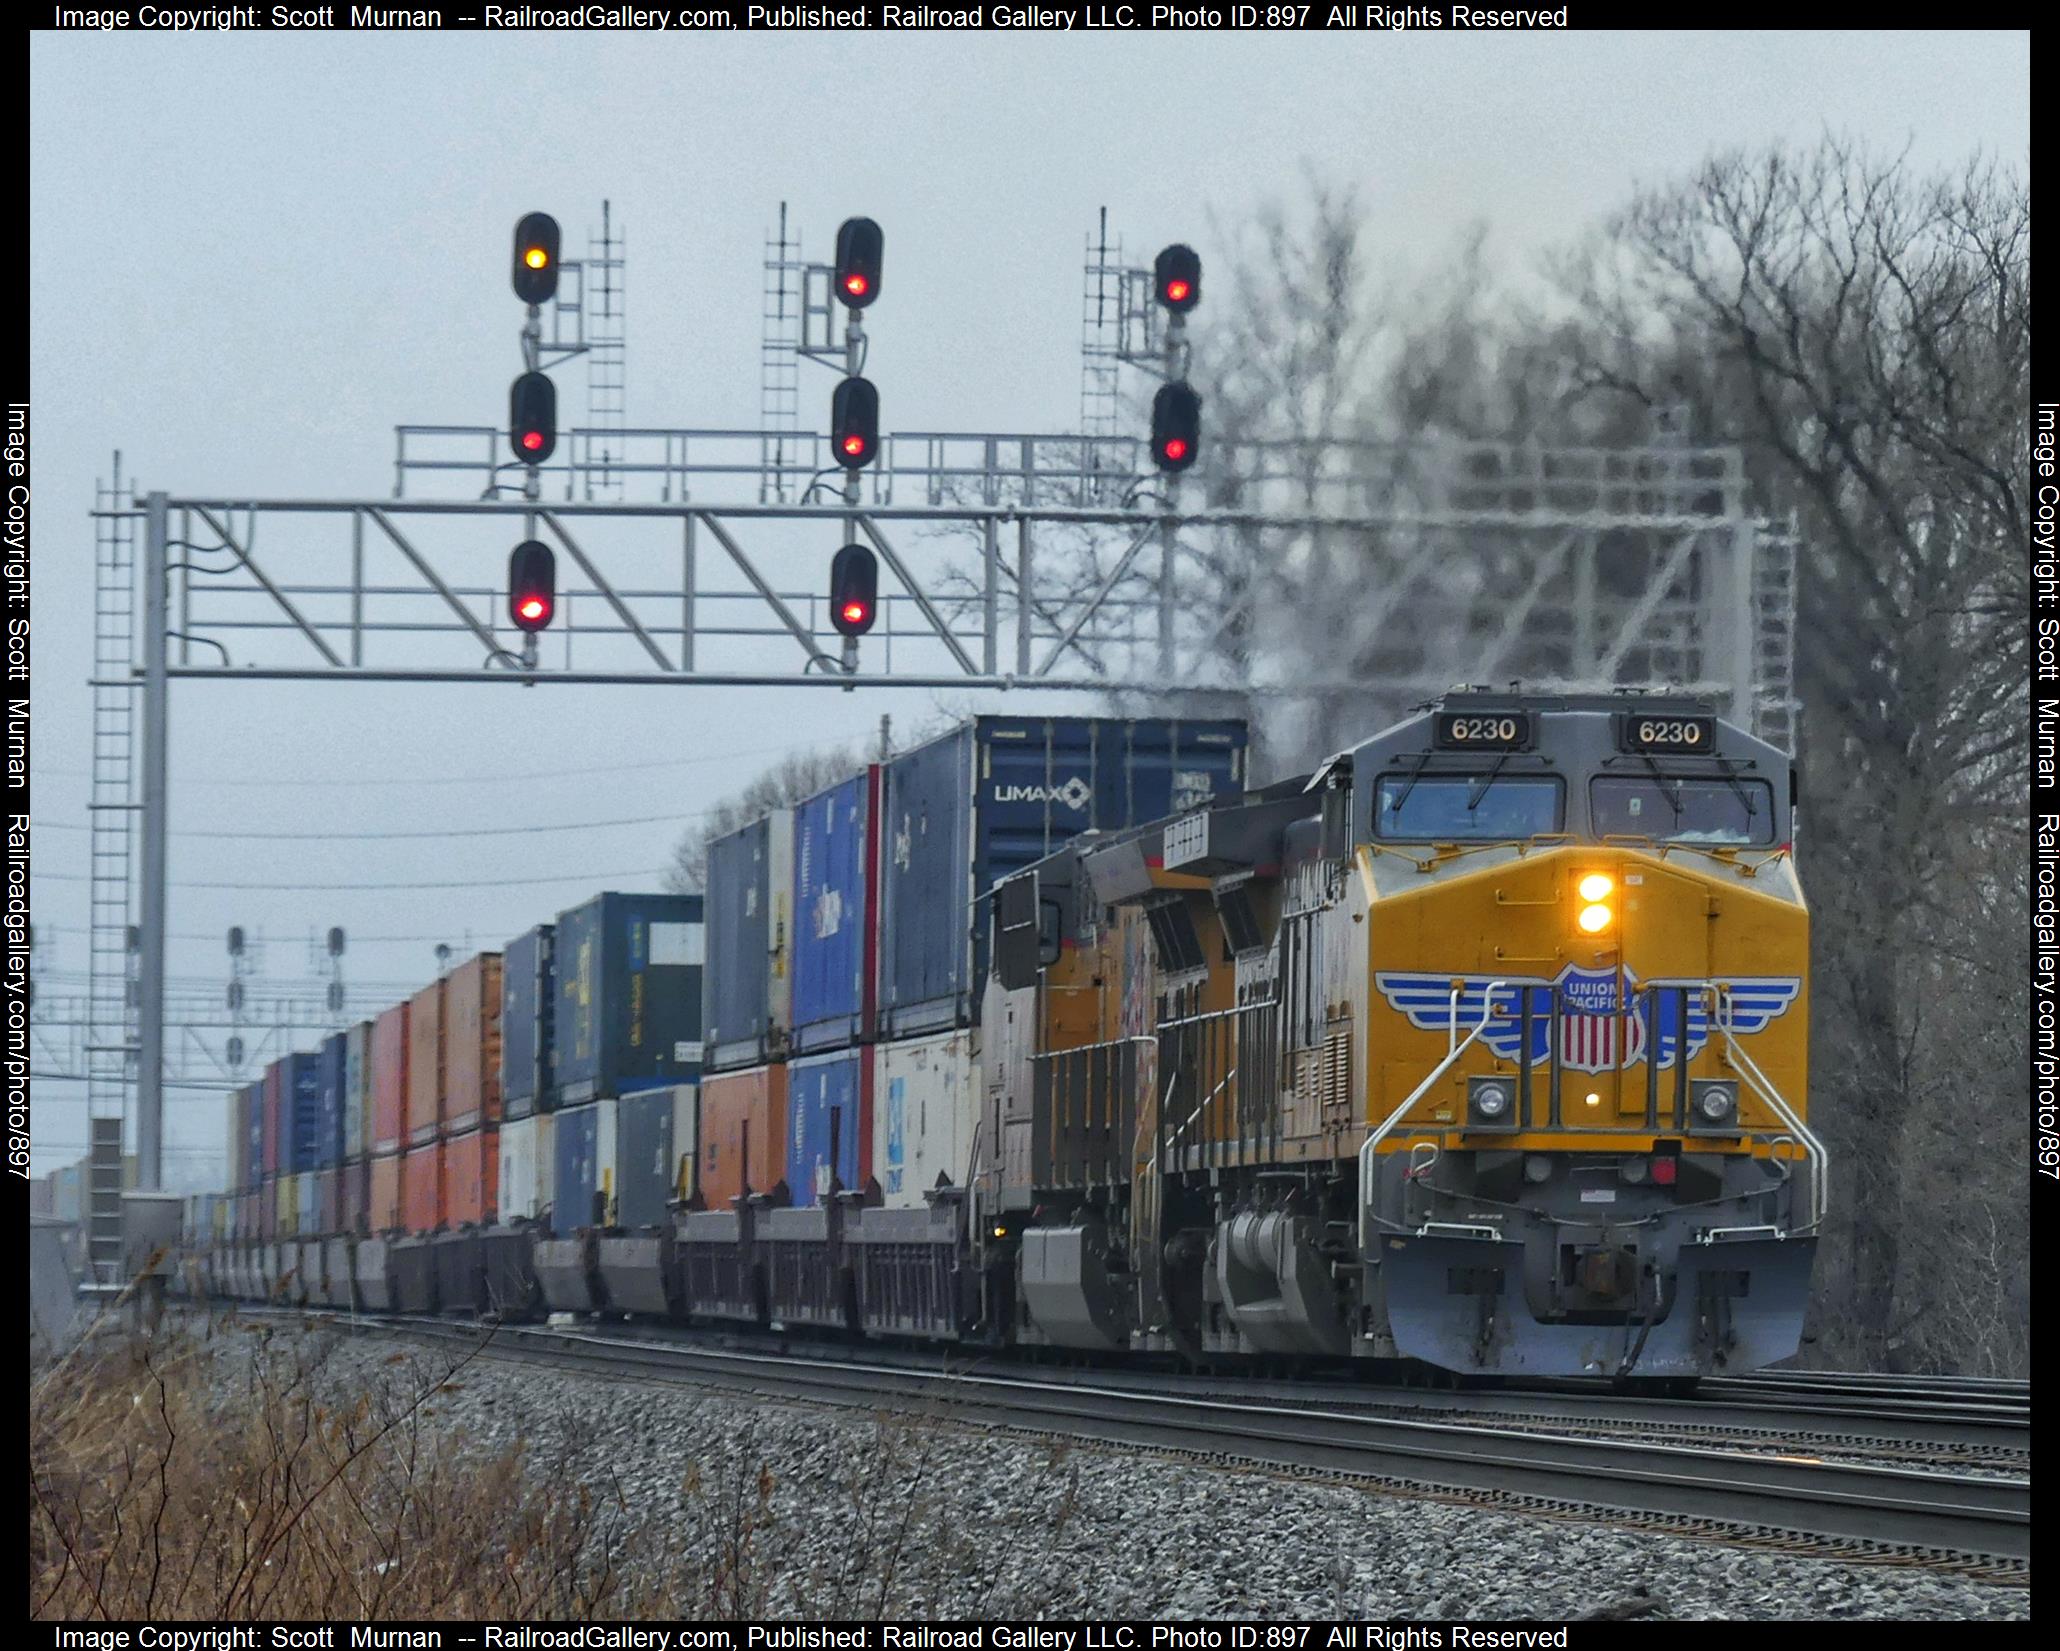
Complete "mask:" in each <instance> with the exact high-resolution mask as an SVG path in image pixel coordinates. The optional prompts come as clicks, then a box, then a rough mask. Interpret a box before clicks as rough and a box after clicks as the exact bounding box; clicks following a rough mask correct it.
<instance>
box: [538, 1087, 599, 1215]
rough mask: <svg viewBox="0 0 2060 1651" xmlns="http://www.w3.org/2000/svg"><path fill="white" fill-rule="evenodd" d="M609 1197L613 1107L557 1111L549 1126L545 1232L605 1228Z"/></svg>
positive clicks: (595, 1105)
mask: <svg viewBox="0 0 2060 1651" xmlns="http://www.w3.org/2000/svg"><path fill="white" fill-rule="evenodd" d="M614 1197H615V1103H614V1102H613V1101H590V1102H588V1103H587V1104H586V1105H585V1106H574V1107H561V1108H559V1110H558V1114H557V1118H556V1121H555V1122H554V1123H553V1124H552V1126H551V1228H552V1230H553V1231H554V1232H557V1233H561V1234H565V1233H574V1232H577V1231H578V1230H579V1229H580V1228H581V1227H602V1226H606V1225H607V1224H608V1223H609V1221H610V1220H611V1219H612V1218H613V1211H612V1210H611V1209H610V1208H609V1206H610V1205H611V1204H612V1203H613V1202H614Z"/></svg>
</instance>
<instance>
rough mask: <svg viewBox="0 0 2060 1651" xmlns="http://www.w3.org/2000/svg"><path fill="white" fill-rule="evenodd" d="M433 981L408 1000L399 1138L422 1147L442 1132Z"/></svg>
mask: <svg viewBox="0 0 2060 1651" xmlns="http://www.w3.org/2000/svg"><path fill="white" fill-rule="evenodd" d="M448 984H449V982H448V981H446V980H433V981H431V982H430V983H429V984H428V985H427V986H425V987H423V988H422V990H421V991H419V992H417V993H416V994H415V995H414V997H413V998H411V999H410V1000H409V1002H408V1100H407V1106H406V1108H405V1110H404V1113H403V1116H402V1138H403V1140H404V1141H405V1142H406V1144H407V1145H409V1146H411V1147H419V1146H426V1145H428V1143H429V1142H431V1141H433V1140H435V1139H436V1138H437V1136H438V1135H440V1134H441V1133H442V1132H443V1102H444V1035H443V1034H444V989H445V987H446V986H447V985H448Z"/></svg>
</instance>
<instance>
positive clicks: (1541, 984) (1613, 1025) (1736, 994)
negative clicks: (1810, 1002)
mask: <svg viewBox="0 0 2060 1651" xmlns="http://www.w3.org/2000/svg"><path fill="white" fill-rule="evenodd" d="M1373 979H1374V984H1375V985H1376V986H1378V987H1379V988H1380V990H1381V994H1382V996H1384V997H1385V998H1386V999H1387V1000H1388V1003H1389V1005H1390V1006H1391V1007H1393V1008H1394V1009H1395V1010H1396V1011H1398V1012H1399V1013H1401V1014H1403V1015H1406V1016H1407V1017H1408V1018H1409V1024H1410V1025H1412V1026H1417V1027H1421V1028H1422V1029H1423V1030H1425V1031H1427V1032H1442V1031H1444V1030H1446V1028H1447V1027H1448V1026H1450V1025H1451V1024H1452V1021H1453V1008H1452V987H1453V983H1454V981H1455V980H1456V981H1457V982H1458V985H1459V1007H1458V1016H1457V1019H1458V1025H1459V1035H1460V1036H1461V1037H1462V1038H1463V1037H1465V1036H1466V1034H1467V1033H1469V1032H1471V1031H1472V1030H1473V1029H1474V1027H1475V1026H1477V1025H1479V1024H1480V1022H1481V1018H1482V1017H1483V1016H1484V1015H1486V1016H1487V1017H1488V1025H1487V1028H1486V1030H1484V1031H1483V1032H1482V1033H1481V1042H1483V1043H1485V1044H1486V1045H1487V1046H1488V1047H1489V1048H1490V1049H1492V1050H1494V1052H1495V1053H1496V1054H1497V1055H1499V1056H1501V1058H1502V1059H1504V1060H1507V1061H1513V1060H1516V1059H1517V1058H1518V1056H1519V1052H1520V1050H1521V1047H1522V1044H1523V1000H1524V994H1525V993H1526V992H1529V993H1530V994H1531V1017H1532V1018H1531V1060H1532V1062H1533V1063H1534V1064H1537V1065H1541V1066H1542V1065H1544V1064H1546V1063H1547V1062H1549V1061H1550V1060H1551V1058H1552V1047H1551V1037H1552V992H1551V991H1550V990H1549V988H1550V987H1552V986H1556V987H1557V988H1558V989H1559V1005H1560V1045H1559V1059H1560V1064H1561V1065H1562V1066H1564V1067H1566V1068H1567V1069H1568V1070H1570V1071H1574V1072H1608V1071H1614V1070H1615V1069H1616V1068H1618V1067H1619V1066H1635V1065H1637V1064H1638V1063H1639V1062H1640V1061H1642V1060H1644V1059H1646V1058H1647V1056H1648V1054H1651V1055H1653V1056H1654V1057H1655V1058H1656V1059H1657V1060H1658V1062H1659V1065H1660V1068H1661V1070H1665V1069H1666V1068H1667V1067H1670V1066H1672V1065H1673V1064H1674V1060H1675V1058H1676V1054H1677V1052H1678V1051H1679V1050H1680V1048H1681V1045H1682V1042H1683V1037H1684V1031H1685V1039H1686V1043H1687V1049H1688V1058H1689V1059H1690V1060H1693V1059H1694V1058H1695V1056H1696V1055H1697V1054H1698V1053H1699V1052H1700V1051H1701V1049H1702V1047H1703V1045H1704V1044H1706V1043H1708V1042H1709V1037H1710V1026H1709V1015H1710V1005H1709V994H1708V993H1706V992H1700V991H1691V992H1690V993H1689V994H1688V1023H1687V1026H1686V1028H1685V1029H1684V1028H1683V1027H1682V1026H1681V1025H1680V1024H1679V1023H1680V1020H1681V1000H1680V996H1679V994H1678V993H1675V992H1669V991H1665V990H1662V991H1660V992H1658V993H1657V994H1647V995H1646V996H1643V997H1640V996H1637V995H1635V994H1633V992H1632V988H1633V987H1635V986H1636V985H1637V983H1638V981H1637V976H1635V975H1634V974H1632V973H1631V971H1630V970H1628V969H1626V970H1625V971H1624V973H1623V992H1622V995H1621V996H1620V994H1619V991H1618V983H1617V975H1616V972H1615V971H1614V970H1609V969H1583V968H1580V967H1578V966H1577V965H1574V964H1571V963H1570V964H1568V965H1567V966H1566V967H1565V968H1564V969H1562V970H1560V972H1559V974H1558V975H1557V976H1555V977H1554V979H1553V980H1552V981H1550V982H1547V981H1543V980H1538V979H1535V978H1533V979H1521V978H1519V979H1505V981H1504V983H1503V986H1502V989H1501V990H1500V991H1498V992H1496V993H1495V1002H1494V1004H1493V1007H1492V1012H1490V1005H1489V1002H1488V988H1489V987H1490V986H1491V985H1493V984H1494V981H1493V979H1492V978H1491V977H1490V976H1487V975H1456V976H1455V975H1432V974H1390V973H1383V974H1377V975H1375V976H1374V977H1373ZM1710 984H1712V985H1716V986H1723V987H1726V988H1728V992H1727V994H1726V996H1727V1001H1728V1003H1729V1006H1730V1010H1729V1012H1730V1021H1731V1030H1732V1031H1733V1032H1734V1033H1735V1034H1737V1035H1738V1036H1740V1037H1749V1036H1751V1035H1752V1034H1753V1033H1755V1032H1758V1031H1761V1030H1763V1029H1764V1028H1765V1027H1766V1025H1767V1023H1768V1022H1769V1021H1772V1020H1775V1019H1777V1018H1778V1017H1779V1016H1781V1015H1783V1014H1785V1013H1787V1011H1788V1006H1789V1005H1790V1004H1791V1003H1793V1002H1794V1001H1795V1000H1796V998H1797V997H1798V996H1799V995H1800V994H1801V992H1802V981H1801V979H1800V978H1799V977H1797V976H1794V975H1786V976H1781V975H1763V976H1735V977H1731V978H1727V979H1723V980H1714V981H1712V982H1711V983H1710ZM1626 999H1628V1002H1629V1005H1630V1012H1629V1013H1628V1014H1625V1013H1622V1012H1621V1011H1622V1009H1623V1006H1624V1002H1625V1000H1626ZM1620 1042H1621V1044H1622V1052H1621V1055H1620V1054H1619V1050H1618V1045H1619V1043H1620Z"/></svg>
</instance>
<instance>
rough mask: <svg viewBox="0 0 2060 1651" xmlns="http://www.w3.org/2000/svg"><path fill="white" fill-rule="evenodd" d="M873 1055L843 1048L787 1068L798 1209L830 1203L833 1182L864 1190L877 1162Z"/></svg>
mask: <svg viewBox="0 0 2060 1651" xmlns="http://www.w3.org/2000/svg"><path fill="white" fill-rule="evenodd" d="M871 1067H872V1050H871V1049H869V1048H864V1047H861V1048H857V1049H842V1050H839V1051H838V1052H837V1053H836V1054H834V1055H812V1056H810V1057H809V1058H808V1059H806V1060H798V1061H789V1062H788V1063H787V1169H786V1180H787V1195H788V1197H789V1198H790V1199H791V1200H792V1201H793V1204H794V1206H795V1208H797V1209H807V1208H811V1207H813V1206H814V1205H817V1204H820V1203H822V1202H824V1201H825V1199H826V1198H827V1197H828V1195H829V1193H830V1190H831V1177H832V1176H834V1177H835V1178H836V1185H837V1186H839V1187H841V1188H842V1189H843V1190H844V1191H846V1192H855V1191H857V1190H859V1189H860V1188H861V1187H862V1186H863V1185H864V1179H863V1176H862V1174H861V1172H860V1168H859V1166H860V1165H862V1164H868V1163H870V1162H871V1161H872V1143H871V1142H869V1141H868V1140H866V1138H865V1136H866V1132H867V1125H868V1124H869V1123H870V1122H871V1119H870V1117H869V1116H868V1114H869V1113H870V1112H871V1111H872V1108H871V1106H870V1105H869V1104H868V1103H869V1102H870V1101H871V1100H872V1093H871V1091H872V1086H871V1084H869V1083H868V1082H867V1081H866V1080H867V1079H868V1078H869V1077H870V1076H871Z"/></svg>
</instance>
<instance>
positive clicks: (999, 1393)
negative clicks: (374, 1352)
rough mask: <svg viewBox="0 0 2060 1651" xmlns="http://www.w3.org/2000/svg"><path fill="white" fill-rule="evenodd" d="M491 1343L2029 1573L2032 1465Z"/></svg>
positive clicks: (543, 1337) (451, 1327)
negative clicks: (1876, 1457)
mask: <svg viewBox="0 0 2060 1651" xmlns="http://www.w3.org/2000/svg"><path fill="white" fill-rule="evenodd" d="M336 1322H337V1323H338V1324H339V1325H340V1326H344V1327H348V1328H352V1329H356V1330H360V1331H371V1332H374V1333H389V1334H397V1335H403V1336H408V1337H413V1338H417V1339H426V1340H432V1341H435V1342H439V1343H443V1344H448V1345H456V1346H468V1347H469V1346H478V1345H479V1344H480V1338H481V1334H482V1332H481V1331H480V1329H479V1328H478V1327H476V1326H470V1325H464V1324H459V1323H455V1322H451V1321H446V1320H435V1319H409V1318H401V1319H391V1320H386V1319H363V1320H347V1319H338V1320H337V1321H336ZM484 1351H485V1353H486V1355H487V1356H490V1357H496V1358H515V1359H523V1360H530V1361H538V1362H543V1363H548V1364H552V1365H556V1366H559V1367H562V1368H568V1369H577V1370H586V1371H594V1370H599V1371H602V1372H605V1373H607V1374H609V1375H611V1376H614V1377H617V1378H628V1379H635V1380H646V1381H657V1382H663V1383H667V1384H688V1385H714V1386H723V1387H738V1388H743V1389H747V1390H749V1391H750V1392H752V1393H754V1394H757V1395H760V1396H763V1397H772V1398H782V1399H792V1400H800V1401H805V1402H809V1403H828V1404H835V1405H842V1406H847V1407H856V1408H861V1409H868V1410H882V1409H885V1410H892V1411H897V1412H903V1413H910V1412H913V1413H917V1414H928V1415H931V1416H934V1417H936V1418H937V1419H940V1420H949V1421H952V1422H957V1423H966V1424H973V1425H980V1426H990V1427H1000V1428H1008V1429H1014V1430H1019V1431H1026V1432H1036V1433H1045V1434H1061V1435H1065V1436H1068V1437H1074V1438H1085V1439H1094V1440H1100V1441H1103V1442H1107V1443H1111V1444H1119V1445H1124V1446H1129V1447H1132V1448H1136V1447H1144V1448H1149V1449H1156V1450H1164V1451H1168V1452H1173V1453H1180V1454H1186V1455H1192V1456H1204V1457H1210V1458H1229V1459H1236V1460H1240V1461H1245V1462H1251V1463H1256V1464H1260V1465H1263V1466H1267V1467H1273V1468H1280V1469H1289V1470H1294V1471H1298V1472H1302V1473H1314V1474H1319V1475H1324V1476H1329V1477H1336V1478H1341V1479H1353V1480H1372V1481H1377V1482H1379V1483H1382V1484H1384V1485H1387V1486H1390V1487H1392V1488H1394V1489H1397V1490H1400V1491H1404V1492H1406V1493H1409V1494H1418V1495H1424V1494H1428V1495H1437V1496H1444V1497H1450V1498H1456V1499H1459V1500H1464V1501H1469V1502H1475V1503H1481V1504H1485V1505H1492V1506H1500V1507H1504V1508H1508V1509H1510V1510H1512V1511H1522V1512H1540V1513H1547V1514H1562V1515H1578V1516H1583V1517H1591V1518H1592V1517H1595V1515H1596V1514H1597V1512H1601V1513H1602V1514H1603V1515H1604V1516H1605V1517H1609V1518H1610V1519H1611V1520H1612V1522H1614V1523H1631V1524H1641V1525H1649V1526H1652V1527H1655V1528H1659V1529H1665V1530H1672V1531H1679V1532H1683V1533H1686V1534H1709V1535H1718V1536H1723V1537H1726V1538H1729V1539H1732V1540H1742V1541H1747V1542H1762V1543H1771V1544H1775V1545H1779V1546H1782V1547H1786V1548H1790V1549H1800V1550H1803V1551H1820V1552H1825V1553H1836V1554H1840V1555H1845V1556H1848V1557H1851V1556H1858V1557H1865V1558H1873V1559H1886V1560H1897V1561H1902V1562H1905V1563H1912V1564H1927V1565H1936V1566H1940V1567H1942V1568H1947V1569H1953V1570H1958V1571H1962V1572H1964V1573H1967V1574H1970V1575H1975V1576H1981V1577H1985V1578H1988V1579H1990V1580H1996V1581H2009V1582H2023V1581H2026V1580H2028V1575H2029V1572H2028V1567H2029V1559H2030V1536H2031V1523H2030V1522H2031V1486H2030V1479H2029V1476H2028V1475H2026V1476H2023V1477H2018V1476H2014V1475H2011V1476H1998V1475H1993V1474H1989V1475H1973V1474H1966V1473H1952V1472H1939V1471H1931V1472H1919V1471H1914V1470H1911V1469H1908V1468H1903V1467H1893V1466H1883V1465H1878V1464H1873V1463H1855V1462H1841V1461H1835V1460H1821V1459H1818V1458H1816V1457H1813V1456H1806V1455H1792V1454H1769V1453H1765V1452H1754V1451H1744V1450H1730V1449H1716V1448H1711V1447H1710V1446H1708V1445H1703V1444H1690V1443H1682V1442H1670V1443H1655V1442H1652V1441H1650V1440H1645V1439H1631V1438H1623V1437H1615V1436H1611V1437H1594V1436H1586V1435H1579V1434H1573V1433H1567V1432H1554V1431H1541V1430H1538V1429H1535V1428H1530V1427H1516V1426H1510V1425H1505V1423H1504V1422H1502V1421H1498V1422H1493V1423H1490V1422H1485V1421H1482V1420H1480V1419H1478V1418H1475V1419H1470V1420H1467V1421H1464V1422H1460V1421H1454V1420H1451V1419H1447V1418H1431V1417H1426V1416H1395V1415H1384V1414H1379V1413H1376V1412H1370V1411H1366V1410H1356V1409H1347V1408H1337V1407H1324V1406H1322V1405H1320V1403H1318V1402H1317V1401H1315V1400H1310V1401H1307V1402H1305V1403H1298V1404H1293V1405H1283V1404H1282V1403H1280V1402H1278V1401H1277V1400H1272V1399H1263V1400H1255V1399H1249V1398H1232V1397H1228V1396H1223V1395H1209V1394H1200V1393H1194V1392H1181V1391H1168V1390H1167V1389H1166V1388H1164V1387H1163V1386H1162V1387H1158V1388H1147V1387H1142V1386H1135V1385H1130V1384H1127V1383H1114V1382H1109V1381H1105V1380H1101V1379H1098V1378H1092V1377H1080V1376H1075V1377H1072V1378H1069V1379H1065V1380H1053V1379H1051V1377H1050V1376H1049V1375H1047V1374H1045V1373H1043V1372H1036V1373H1031V1372H1025V1371H998V1370H983V1369H981V1368H979V1367H978V1366H977V1365H975V1366H971V1367H968V1366H966V1365H964V1364H960V1365H958V1366H957V1367H956V1368H930V1369H923V1368H917V1367H914V1366H910V1365H890V1364H885V1363H881V1362H877V1361H861V1360H857V1359H852V1358H848V1357H847V1358H831V1357H811V1356H799V1355H796V1354H794V1353H792V1352H787V1351H746V1350H741V1349H736V1348H722V1347H715V1346H710V1345H706V1344H699V1345H696V1344H690V1343H687V1342H684V1341H679V1340H665V1341H658V1340H652V1339H649V1338H646V1337H639V1336H632V1335H620V1334H611V1333H602V1332H599V1331H590V1330H564V1329H552V1328H541V1329H540V1328H535V1327H528V1326H520V1327H518V1326H505V1327H503V1328H501V1329H499V1330H498V1331H495V1332H494V1333H493V1335H492V1336H491V1338H490V1339H489V1340H488V1341H487V1342H486V1344H485V1349H484ZM1444 1397H1446V1398H1448V1399H1449V1398H1450V1397H1452V1396H1451V1395H1445V1396H1444ZM1496 1397H1501V1395H1496ZM1522 1397H1523V1398H1524V1399H1526V1400H1529V1399H1531V1398H1532V1397H1534V1396H1532V1395H1523V1396H1522Z"/></svg>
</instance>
